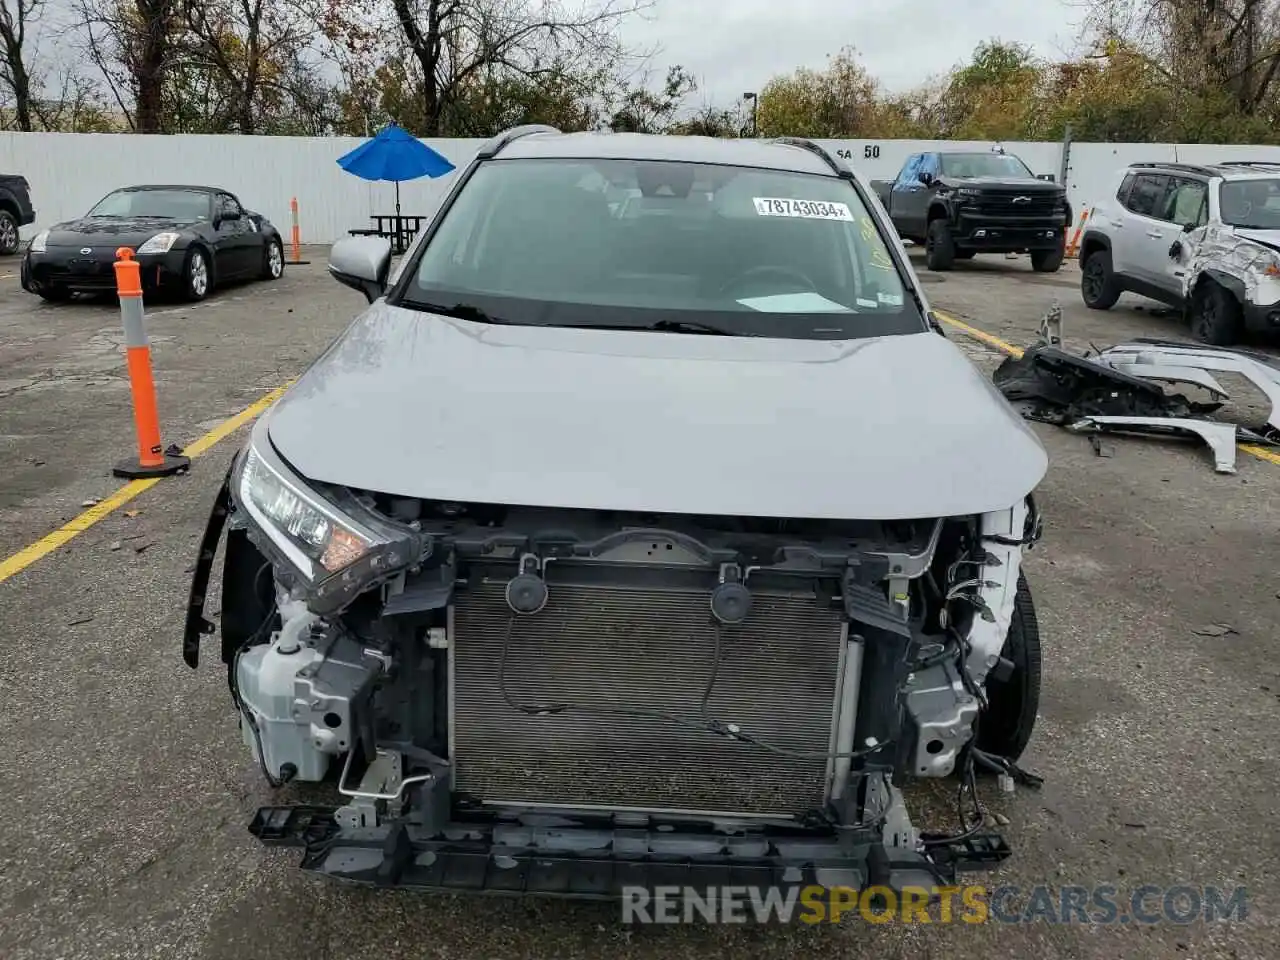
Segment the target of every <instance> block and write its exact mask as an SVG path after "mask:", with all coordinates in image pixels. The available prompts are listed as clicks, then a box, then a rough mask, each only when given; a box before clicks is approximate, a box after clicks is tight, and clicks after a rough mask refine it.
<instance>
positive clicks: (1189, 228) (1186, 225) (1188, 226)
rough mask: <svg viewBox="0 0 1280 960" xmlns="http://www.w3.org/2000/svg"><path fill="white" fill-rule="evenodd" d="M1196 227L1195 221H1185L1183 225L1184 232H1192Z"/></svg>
mask: <svg viewBox="0 0 1280 960" xmlns="http://www.w3.org/2000/svg"><path fill="white" fill-rule="evenodd" d="M1195 228H1196V225H1195V224H1194V223H1184V224H1183V225H1182V232H1183V233H1190V232H1191V231H1192V230H1194V229H1195Z"/></svg>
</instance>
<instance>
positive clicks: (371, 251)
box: [329, 237, 391, 303]
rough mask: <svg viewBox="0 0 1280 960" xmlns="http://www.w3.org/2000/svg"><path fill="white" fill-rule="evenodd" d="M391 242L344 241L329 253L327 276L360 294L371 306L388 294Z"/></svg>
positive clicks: (349, 238)
mask: <svg viewBox="0 0 1280 960" xmlns="http://www.w3.org/2000/svg"><path fill="white" fill-rule="evenodd" d="M390 272H391V241H390V240H388V239H387V238H386V237H344V238H343V239H341V240H339V241H338V242H337V243H335V244H334V245H333V247H332V248H331V249H330V250H329V273H330V274H332V275H333V279H335V280H337V281H338V282H339V283H341V284H342V285H343V286H347V287H351V288H352V289H353V290H359V291H360V292H361V293H363V294H364V295H365V299H366V300H368V301H369V302H370V303H373V301H375V300H377V299H378V298H379V297H380V296H382V295H383V294H384V293H386V292H387V275H388V274H389V273H390Z"/></svg>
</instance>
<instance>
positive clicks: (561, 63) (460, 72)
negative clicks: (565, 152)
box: [392, 0, 651, 136]
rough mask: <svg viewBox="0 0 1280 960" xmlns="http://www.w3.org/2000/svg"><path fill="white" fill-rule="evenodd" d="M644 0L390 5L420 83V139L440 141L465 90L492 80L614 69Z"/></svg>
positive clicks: (458, 0)
mask: <svg viewBox="0 0 1280 960" xmlns="http://www.w3.org/2000/svg"><path fill="white" fill-rule="evenodd" d="M649 6H651V0H582V5H581V6H580V7H578V8H573V7H570V6H569V5H568V4H566V3H564V2H562V0H542V2H538V3H530V2H528V0H392V8H393V10H394V13H395V20H396V23H397V25H398V27H399V30H400V32H401V33H402V34H403V36H404V39H405V43H406V45H407V46H408V48H409V50H408V52H409V53H410V55H411V56H413V58H414V59H415V60H416V62H417V65H418V68H419V73H420V75H421V84H422V86H421V90H420V91H419V96H420V99H421V104H422V110H421V114H422V129H421V130H419V131H418V132H419V133H421V134H422V135H424V136H440V135H441V134H442V133H444V132H445V131H444V129H443V127H444V123H443V120H444V117H445V115H446V112H447V111H448V110H449V108H450V107H451V106H452V105H454V104H455V103H457V102H458V101H459V100H460V99H461V96H462V93H463V91H464V90H466V88H467V87H468V85H469V84H473V83H477V82H479V81H482V80H486V79H488V80H492V79H493V78H494V77H495V76H496V75H505V76H516V77H521V78H524V79H526V80H531V79H536V78H538V77H539V76H543V75H548V74H550V73H551V72H554V71H563V70H565V69H566V67H568V68H574V67H577V66H583V65H587V64H591V65H593V66H595V67H597V68H598V67H600V66H603V65H609V64H613V63H617V62H618V61H620V60H621V59H622V58H623V57H624V56H625V55H626V50H625V49H624V47H623V44H622V42H621V40H620V39H619V37H618V33H617V29H618V26H619V25H620V23H621V22H622V21H623V20H624V19H626V18H627V17H628V16H630V15H632V14H635V13H637V12H639V11H641V10H644V9H647V8H648V7H649Z"/></svg>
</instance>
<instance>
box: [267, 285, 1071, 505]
mask: <svg viewBox="0 0 1280 960" xmlns="http://www.w3.org/2000/svg"><path fill="white" fill-rule="evenodd" d="M268 417H269V421H268V430H269V436H270V438H271V442H272V444H273V445H274V446H275V448H276V450H277V451H278V452H279V453H280V454H281V456H283V457H284V458H285V459H286V460H287V461H288V462H289V463H290V464H291V465H292V466H293V467H294V469H296V470H297V471H298V472H300V473H301V474H302V475H303V476H304V477H307V478H310V479H313V480H320V481H325V482H329V483H335V484H341V485H345V486H350V487H356V488H361V489H368V490H375V491H379V492H383V493H389V494H396V495H401V496H410V497H421V498H425V499H440V500H457V501H473V502H490V503H507V504H536V505H541V506H551V507H580V508H589V509H605V510H608V509H624V510H639V511H653V512H676V513H697V514H736V515H746V516H752V515H754V516H779V517H813V518H841V517H844V518H861V519H889V518H911V517H936V516H948V515H959V514H971V513H979V512H984V511H989V510H998V509H1004V508H1007V507H1008V506H1009V505H1011V504H1014V503H1017V502H1018V501H1019V500H1020V499H1021V498H1022V497H1023V496H1024V495H1025V494H1027V493H1028V492H1029V491H1031V490H1032V489H1034V488H1035V486H1036V485H1037V484H1038V483H1039V481H1040V479H1041V478H1042V477H1043V475H1044V473H1045V470H1046V468H1047V465H1048V457H1047V455H1046V453H1045V450H1044V448H1043V447H1042V446H1041V444H1040V441H1039V440H1038V439H1037V438H1036V436H1035V435H1034V434H1033V433H1032V432H1031V431H1030V430H1029V428H1028V427H1027V425H1026V424H1025V423H1023V421H1022V420H1021V418H1020V417H1019V416H1018V414H1017V413H1016V412H1015V411H1014V410H1013V409H1012V407H1010V406H1009V404H1008V403H1007V402H1006V401H1005V400H1004V399H1003V397H1001V396H1000V395H999V393H998V392H997V391H996V389H995V387H994V386H993V385H992V384H991V383H989V382H988V381H987V379H986V378H985V377H983V376H982V375H981V374H980V373H979V372H978V370H977V368H976V367H974V366H973V364H972V363H970V362H969V360H968V359H967V358H966V357H965V356H964V355H963V354H962V353H961V352H960V350H959V349H957V348H956V346H955V345H954V344H952V343H951V342H950V341H948V340H946V339H945V338H943V337H940V336H938V335H937V334H936V333H927V332H926V333H919V334H912V335H906V336H893V337H884V338H878V339H869V340H855V341H839V342H837V341H818V340H774V339H762V338H739V337H718V336H703V335H691V334H677V333H650V332H630V331H627V332H619V331H598V330H583V329H577V330H574V329H566V328H552V327H517V326H495V325H486V324H482V323H473V322H470V321H464V320H457V319H451V318H442V317H438V316H435V315H432V314H426V313H420V312H417V311H410V310H404V309H400V308H397V307H390V306H387V305H386V304H384V303H378V304H375V305H374V306H373V307H372V308H370V309H369V311H368V312H367V313H365V314H364V315H363V316H362V317H360V318H359V319H358V320H357V321H356V322H355V323H353V324H352V326H351V327H350V328H348V330H347V331H346V332H345V333H344V334H343V336H342V337H340V338H339V339H338V340H337V341H336V342H335V343H334V344H333V345H332V346H331V347H330V348H329V349H328V350H327V351H326V353H325V354H324V355H323V356H322V357H321V358H320V359H319V360H318V361H317V362H316V363H315V364H314V365H313V366H312V367H311V369H309V370H308V371H307V372H306V374H304V375H303V377H302V378H301V379H300V380H299V381H298V382H297V383H296V384H295V385H294V386H293V387H292V388H291V389H290V390H289V391H288V392H287V393H286V394H285V396H284V397H283V398H282V399H281V400H280V401H279V402H278V403H277V405H276V406H275V408H274V409H273V410H272V411H270V413H269V414H268Z"/></svg>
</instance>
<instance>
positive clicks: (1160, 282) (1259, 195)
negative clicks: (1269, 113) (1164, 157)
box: [1080, 160, 1280, 346]
mask: <svg viewBox="0 0 1280 960" xmlns="http://www.w3.org/2000/svg"><path fill="white" fill-rule="evenodd" d="M1118 179H1119V184H1118V186H1117V188H1116V190H1115V191H1114V193H1109V194H1108V196H1107V199H1106V200H1105V201H1104V202H1102V203H1100V204H1097V205H1095V206H1094V208H1093V211H1092V213H1091V214H1090V217H1089V224H1088V229H1087V230H1086V232H1085V235H1084V238H1083V240H1082V242H1081V245H1080V270H1081V274H1080V294H1081V296H1082V297H1083V299H1084V302H1085V305H1086V306H1088V307H1091V308H1093V309H1095V310H1109V309H1110V308H1111V307H1112V306H1114V305H1115V302H1116V301H1117V300H1118V299H1119V298H1120V294H1122V293H1125V292H1130V293H1136V294H1139V295H1141V296H1144V297H1148V298H1150V299H1153V300H1158V301H1160V302H1162V303H1166V304H1168V305H1170V306H1172V307H1176V308H1178V309H1180V310H1182V311H1183V314H1184V316H1185V318H1186V319H1187V320H1188V322H1189V323H1190V326H1191V333H1192V335H1193V336H1194V337H1195V338H1196V339H1197V340H1200V341H1203V342H1204V343H1210V344H1214V345H1216V346H1229V345H1231V344H1234V343H1236V342H1237V341H1238V340H1239V339H1240V338H1241V335H1242V334H1243V333H1244V332H1245V331H1253V332H1261V331H1273V332H1275V331H1280V160H1277V161H1276V162H1275V163H1264V162H1244V161H1240V162H1233V163H1221V164H1215V165H1197V164H1187V163H1133V164H1130V165H1129V166H1128V167H1126V168H1125V169H1124V170H1123V171H1122V172H1121V173H1120V174H1119V175H1118Z"/></svg>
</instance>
